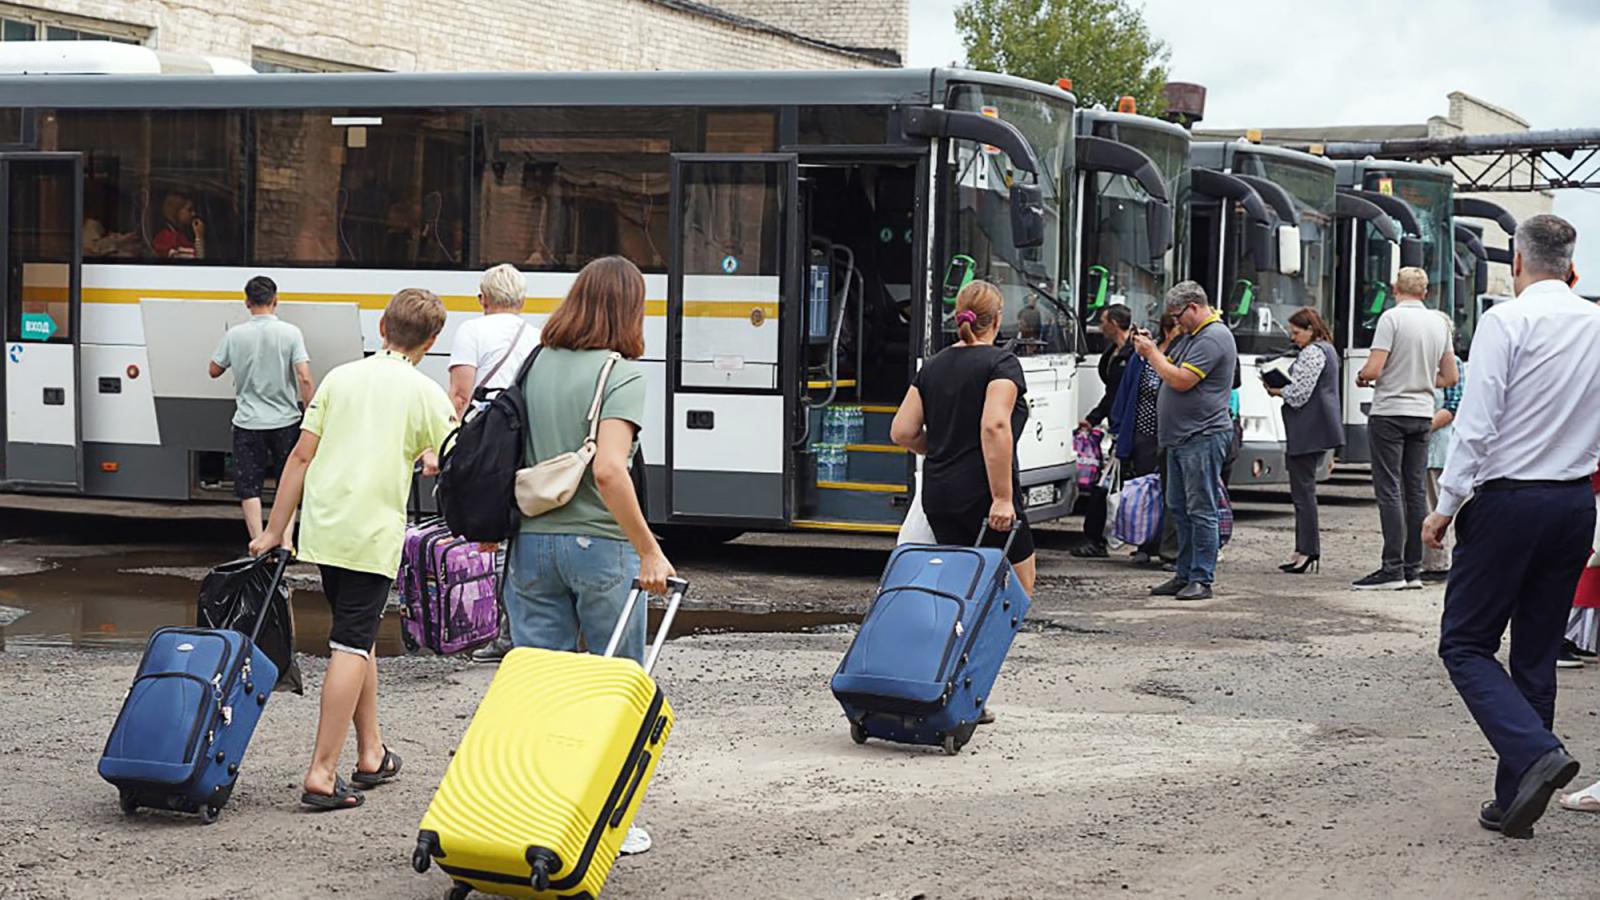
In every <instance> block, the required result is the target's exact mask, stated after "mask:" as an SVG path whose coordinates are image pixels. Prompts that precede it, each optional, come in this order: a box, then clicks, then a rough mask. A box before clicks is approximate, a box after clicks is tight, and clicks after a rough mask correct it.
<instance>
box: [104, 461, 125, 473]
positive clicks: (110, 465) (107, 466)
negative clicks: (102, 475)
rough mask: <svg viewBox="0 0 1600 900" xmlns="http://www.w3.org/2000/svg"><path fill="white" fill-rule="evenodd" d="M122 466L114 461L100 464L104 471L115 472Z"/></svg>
mask: <svg viewBox="0 0 1600 900" xmlns="http://www.w3.org/2000/svg"><path fill="white" fill-rule="evenodd" d="M120 468H122V466H121V465H120V464H118V463H114V462H103V463H101V464H100V471H102V472H115V471H117V470H118V469H120Z"/></svg>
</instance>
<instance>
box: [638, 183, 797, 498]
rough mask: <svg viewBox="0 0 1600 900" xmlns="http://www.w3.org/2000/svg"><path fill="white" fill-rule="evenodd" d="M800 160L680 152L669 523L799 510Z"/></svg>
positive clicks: (673, 266) (670, 329) (671, 333)
mask: <svg viewBox="0 0 1600 900" xmlns="http://www.w3.org/2000/svg"><path fill="white" fill-rule="evenodd" d="M798 177H799V164H798V157H797V156H796V155H795V154H788V153H759V154H755V153H752V154H732V155H729V154H706V153H680V154H674V155H673V157H672V231H671V234H672V248H671V254H670V263H669V265H670V268H669V274H668V280H667V334H668V342H667V346H668V352H667V388H668V390H667V404H666V409H667V423H668V424H667V434H666V438H667V460H666V466H667V473H668V485H667V498H668V501H667V502H668V509H669V512H670V515H671V518H672V519H673V520H674V521H683V522H691V523H692V522H694V521H696V520H699V521H702V522H704V523H705V524H715V525H721V526H730V525H731V526H734V527H738V526H741V525H744V526H748V527H752V528H755V527H763V526H767V527H783V526H787V525H788V524H789V522H790V521H791V519H792V518H793V510H794V482H795V479H794V477H793V468H794V464H793V457H792V455H791V444H792V441H793V437H794V436H793V434H791V432H792V430H793V424H794V420H795V404H796V403H797V402H798V391H799V382H798V379H799V370H798V369H797V368H796V366H797V365H799V361H800V354H799V352H798V345H797V343H796V342H797V338H798V335H799V332H798V328H799V321H800V317H799V315H798V312H799V289H800V286H801V279H800V277H799V273H800V266H801V264H802V259H803V257H802V255H801V254H802V252H803V250H804V241H803V240H802V238H801V235H800V234H799V223H798V204H797V202H796V201H797V197H796V193H797V188H798Z"/></svg>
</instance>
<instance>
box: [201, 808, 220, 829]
mask: <svg viewBox="0 0 1600 900" xmlns="http://www.w3.org/2000/svg"><path fill="white" fill-rule="evenodd" d="M220 815H222V807H220V806H212V805H210V804H209V803H208V804H206V805H205V806H202V807H200V824H202V825H210V824H211V823H212V822H215V821H216V820H217V817H218V816H220Z"/></svg>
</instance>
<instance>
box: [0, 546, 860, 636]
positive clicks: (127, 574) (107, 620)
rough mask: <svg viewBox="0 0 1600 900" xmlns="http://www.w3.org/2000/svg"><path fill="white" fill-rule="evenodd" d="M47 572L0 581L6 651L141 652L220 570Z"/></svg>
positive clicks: (757, 615) (305, 606) (733, 616)
mask: <svg viewBox="0 0 1600 900" xmlns="http://www.w3.org/2000/svg"><path fill="white" fill-rule="evenodd" d="M51 562H52V566H51V567H50V568H48V569H46V570H45V571H40V572H34V573H31V574H26V575H17V576H13V577H3V578H0V607H17V608H20V609H22V610H26V613H27V614H26V615H23V616H22V617H21V618H19V619H17V620H16V621H15V622H13V623H11V624H10V626H9V627H7V628H5V641H6V643H8V644H9V645H10V646H12V647H24V646H35V647H39V646H47V647H74V648H84V649H94V648H101V649H105V648H112V649H138V648H140V647H143V646H144V643H145V640H146V639H147V638H148V637H149V635H150V633H151V632H152V631H154V630H155V629H157V628H161V627H163V626H166V625H192V624H194V617H195V603H196V597H197V595H198V592H199V582H198V581H196V580H194V579H192V578H189V577H184V576H183V575H178V574H170V573H173V572H178V571H191V570H192V571H194V572H195V573H197V574H198V573H201V572H204V571H205V570H206V568H207V567H208V566H210V565H213V564H215V563H216V562H217V553H216V550H215V549H204V548H193V549H190V550H179V551H177V552H174V551H172V550H162V551H160V552H156V551H134V552H129V553H120V554H116V555H107V556H99V557H87V558H77V559H57V560H52V561H51ZM163 573H168V574H163ZM295 581H296V582H297V584H296V585H295V590H294V593H293V597H294V617H295V646H296V649H298V650H299V651H300V652H302V653H308V654H312V655H317V656H326V655H327V652H328V628H329V625H330V616H329V612H328V602H327V599H326V598H325V597H324V596H323V595H322V593H321V591H318V590H314V589H308V588H307V587H305V585H306V584H315V583H316V580H315V578H311V579H303V578H296V579H295ZM660 616H661V610H659V609H652V610H651V611H650V627H651V629H652V633H654V628H655V627H656V624H657V623H658V622H659V621H660ZM859 621H860V617H859V616H854V615H848V614H842V613H827V612H739V611H730V610H717V609H683V610H680V611H679V613H678V617H677V619H676V620H674V622H673V626H672V633H671V636H672V637H681V636H684V635H689V634H711V633H725V632H751V633H754V632H760V633H793V632H804V631H813V630H822V629H828V628H830V627H835V626H841V625H853V624H855V623H857V622H859ZM0 646H5V644H0ZM404 652H405V647H404V645H403V644H402V643H401V640H400V616H399V614H398V613H397V612H396V611H395V610H393V609H392V608H391V609H390V611H389V613H388V614H386V615H385V616H384V617H383V625H382V627H381V628H380V629H379V633H378V653H379V655H381V656H398V655H401V654H403V653H404Z"/></svg>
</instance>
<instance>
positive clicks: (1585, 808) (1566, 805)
mask: <svg viewBox="0 0 1600 900" xmlns="http://www.w3.org/2000/svg"><path fill="white" fill-rule="evenodd" d="M1556 802H1557V803H1560V804H1561V808H1562V809H1570V810H1574V811H1576V812H1600V781H1597V782H1595V783H1594V784H1591V785H1589V786H1588V787H1586V788H1584V789H1583V790H1581V791H1573V792H1572V793H1570V794H1562V795H1561V796H1560V797H1558V798H1557V799H1556Z"/></svg>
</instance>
